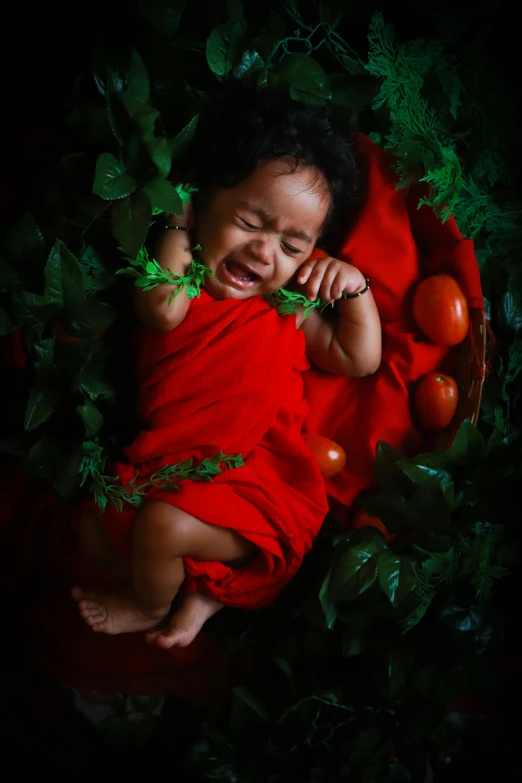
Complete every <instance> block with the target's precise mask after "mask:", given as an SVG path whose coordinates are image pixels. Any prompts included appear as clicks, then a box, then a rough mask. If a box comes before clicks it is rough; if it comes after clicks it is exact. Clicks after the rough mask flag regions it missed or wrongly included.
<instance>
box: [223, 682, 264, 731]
mask: <svg viewBox="0 0 522 783" xmlns="http://www.w3.org/2000/svg"><path fill="white" fill-rule="evenodd" d="M232 694H233V696H234V698H235V699H237V700H238V701H239V702H241V703H242V704H244V705H246V706H247V707H249V708H250V709H251V710H252V712H254V713H255V714H256V715H257V717H258V718H260V720H261V722H262V723H266V722H268V720H269V718H270V714H269V712H268V710H267V708H266V707H265V705H264V704H263V703H262V702H261V701H260V700H259V699H258V698H257V697H256V696H254V694H253V693H252V691H251V690H250V689H249V688H244V687H241V686H236V687H235V688H233V689H232Z"/></svg>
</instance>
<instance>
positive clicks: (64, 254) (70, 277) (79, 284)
mask: <svg viewBox="0 0 522 783" xmlns="http://www.w3.org/2000/svg"><path fill="white" fill-rule="evenodd" d="M52 254H59V257H60V265H61V270H62V290H63V298H64V303H65V305H66V306H67V307H74V306H76V305H77V304H78V303H79V302H81V301H82V299H83V298H84V296H85V286H86V283H87V279H86V275H85V270H84V268H83V266H82V264H81V263H80V262H79V261H78V259H77V258H76V256H75V255H74V254H73V253H71V251H70V250H69V249H68V248H67V247H66V246H65V245H64V244H63V242H61V241H60V240H59V239H57V240H56V242H55V243H54V246H53V249H52V250H51V254H50V256H49V258H51V255H52ZM48 262H49V261H48ZM53 263H54V262H53Z"/></svg>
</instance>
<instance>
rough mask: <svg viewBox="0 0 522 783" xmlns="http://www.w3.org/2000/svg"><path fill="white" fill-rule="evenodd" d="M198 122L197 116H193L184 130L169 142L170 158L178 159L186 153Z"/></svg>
mask: <svg viewBox="0 0 522 783" xmlns="http://www.w3.org/2000/svg"><path fill="white" fill-rule="evenodd" d="M198 121H199V114H195V115H194V116H193V117H192V119H191V120H189V122H187V124H186V125H185V127H184V128H182V129H181V130H180V132H179V133H177V134H176V135H175V136H174V138H173V139H172V141H171V142H170V154H171V157H172V158H179V157H181V155H183V153H184V152H186V150H187V148H188V146H189V144H190V142H191V141H192V139H193V138H194V133H195V132H196V128H197V125H198Z"/></svg>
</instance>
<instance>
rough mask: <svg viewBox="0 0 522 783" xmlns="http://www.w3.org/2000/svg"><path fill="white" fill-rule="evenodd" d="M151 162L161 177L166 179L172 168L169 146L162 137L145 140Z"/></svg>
mask: <svg viewBox="0 0 522 783" xmlns="http://www.w3.org/2000/svg"><path fill="white" fill-rule="evenodd" d="M145 143H146V145H147V150H148V153H149V155H150V157H151V160H152V161H153V162H154V164H155V166H156V168H157V169H158V171H159V173H160V174H161V176H162V177H168V176H169V174H170V169H171V167H172V158H171V156H170V145H169V141H168V139H166V138H165V137H164V136H152V137H151V138H147V139H146V140H145Z"/></svg>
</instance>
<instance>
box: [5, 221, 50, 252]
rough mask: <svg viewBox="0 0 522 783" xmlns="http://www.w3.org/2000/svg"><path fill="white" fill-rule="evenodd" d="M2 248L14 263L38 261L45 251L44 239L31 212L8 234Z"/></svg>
mask: <svg viewBox="0 0 522 783" xmlns="http://www.w3.org/2000/svg"><path fill="white" fill-rule="evenodd" d="M2 248H3V249H4V251H5V254H6V255H7V256H8V258H9V259H11V260H12V261H19V262H27V261H38V260H39V259H40V258H41V256H42V254H43V253H44V251H45V244H44V238H43V236H42V233H41V231H40V229H39V228H38V226H37V224H36V221H35V219H34V218H33V216H32V215H31V213H30V212H26V214H25V215H24V216H23V218H22V219H21V220H20V221H19V222H18V223H17V224H16V225H15V226H14V227H13V228H12V229H11V230H10V231H9V232H8V233H7V235H6V236H5V237H4V239H3V240H2Z"/></svg>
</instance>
